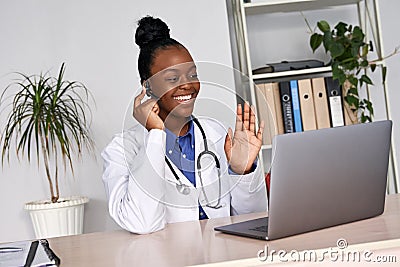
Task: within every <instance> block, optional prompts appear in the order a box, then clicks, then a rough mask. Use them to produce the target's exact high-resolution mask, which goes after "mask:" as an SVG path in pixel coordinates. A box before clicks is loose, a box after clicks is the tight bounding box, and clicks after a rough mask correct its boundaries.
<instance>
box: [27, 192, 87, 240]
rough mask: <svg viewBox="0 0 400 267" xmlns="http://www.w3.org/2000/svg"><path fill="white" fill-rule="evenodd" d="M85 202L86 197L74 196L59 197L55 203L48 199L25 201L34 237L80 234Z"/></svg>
mask: <svg viewBox="0 0 400 267" xmlns="http://www.w3.org/2000/svg"><path fill="white" fill-rule="evenodd" d="M87 202H89V199H88V198H87V197H78V196H74V197H68V198H60V199H59V200H58V202H57V203H51V202H50V201H49V200H40V201H33V202H29V203H26V204H25V209H26V210H28V211H29V213H30V216H31V220H32V224H33V228H34V230H35V236H36V238H49V237H56V236H65V235H77V234H82V230H83V213H84V204H85V203H87Z"/></svg>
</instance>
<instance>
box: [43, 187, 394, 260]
mask: <svg viewBox="0 0 400 267" xmlns="http://www.w3.org/2000/svg"><path fill="white" fill-rule="evenodd" d="M264 215H265V214H260V213H259V214H246V215H240V216H234V217H227V218H218V219H210V220H203V221H193V222H183V223H173V224H169V225H167V227H166V228H165V229H164V230H162V231H159V232H156V233H152V234H148V235H135V234H131V233H129V232H126V231H123V230H121V231H112V232H99V233H90V234H83V235H77V236H66V237H58V238H51V239H49V242H50V245H51V247H52V249H53V250H54V251H55V252H56V254H57V255H58V256H59V257H60V259H61V263H62V264H61V266H62V267H68V266H74V267H77V266H118V267H120V266H185V265H197V264H203V263H213V262H221V261H231V260H238V259H246V258H256V257H257V252H258V251H259V250H261V249H264V248H265V246H266V245H267V246H268V249H270V250H276V251H278V250H285V251H291V250H297V251H301V250H306V249H318V248H328V247H336V242H337V240H338V239H340V238H344V239H345V240H346V241H347V242H348V244H349V245H352V244H359V243H366V242H374V241H382V240H391V239H399V238H400V194H397V195H389V196H388V197H387V199H386V206H385V211H384V213H383V214H382V215H380V216H377V217H375V218H371V219H367V220H362V221H358V222H354V223H349V224H345V225H340V226H335V227H331V228H327V229H323V230H318V231H313V232H309V233H305V234H300V235H296V236H292V237H287V238H282V239H278V240H273V241H262V240H255V239H250V238H245V237H237V236H232V235H227V234H222V233H220V232H215V231H214V230H213V228H214V227H215V226H220V225H225V224H229V223H233V222H239V221H244V220H248V219H252V218H257V217H261V216H264Z"/></svg>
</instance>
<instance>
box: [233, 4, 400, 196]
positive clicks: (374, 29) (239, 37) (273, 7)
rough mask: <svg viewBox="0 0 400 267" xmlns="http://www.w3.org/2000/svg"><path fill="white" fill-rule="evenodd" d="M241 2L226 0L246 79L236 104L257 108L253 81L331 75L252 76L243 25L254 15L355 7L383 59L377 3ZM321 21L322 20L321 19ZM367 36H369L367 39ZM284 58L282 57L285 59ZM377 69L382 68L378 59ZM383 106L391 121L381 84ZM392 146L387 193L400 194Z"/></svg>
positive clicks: (237, 60) (238, 65) (319, 71)
mask: <svg viewBox="0 0 400 267" xmlns="http://www.w3.org/2000/svg"><path fill="white" fill-rule="evenodd" d="M253 1H254V2H250V3H245V1H244V0H226V4H227V11H228V20H229V29H230V35H231V47H232V59H233V66H234V68H235V69H237V70H239V71H240V72H241V73H242V74H243V75H242V76H243V77H248V80H244V79H243V77H241V78H237V77H235V84H236V92H237V95H238V98H237V101H238V103H241V102H243V101H248V102H249V103H251V104H252V105H254V106H255V107H256V109H257V101H256V94H255V89H256V87H255V84H256V83H257V82H266V81H273V80H275V81H276V80H280V79H287V78H288V77H290V78H292V79H295V78H297V77H303V78H308V77H313V76H317V75H321V76H326V75H329V73H330V72H331V68H330V67H321V68H313V69H305V70H294V71H285V72H277V73H265V74H257V75H253V74H252V62H251V56H250V46H249V35H248V31H249V30H251V29H248V26H247V19H248V16H252V15H258V14H272V13H277V12H282V13H285V12H299V11H310V10H320V9H325V8H331V7H337V6H346V5H347V6H348V5H356V7H357V11H358V14H357V15H358V22H359V25H360V27H361V28H362V29H363V30H364V32H365V33H366V39H367V40H370V39H372V40H374V46H375V51H376V54H377V56H378V58H384V55H383V42H382V39H381V33H380V32H381V28H380V17H379V7H378V4H377V0H335V1H332V0H264V1H256V0H253ZM321 19H323V18H321ZM370 34H372V36H371V37H370ZM285 59H286V58H285ZM379 65H380V66H385V62H384V61H383V60H382V61H380V62H379ZM383 94H384V101H385V103H384V106H385V112H386V114H385V115H386V119H391V114H390V106H389V101H388V100H389V97H388V92H387V88H386V84H385V83H384V84H383ZM367 97H368V98H369V97H370V91H369V88H367ZM394 149H395V146H394V144H393V142H392V146H391V154H390V160H389V174H388V193H398V192H400V183H399V181H398V175H397V161H396V159H395V155H396V153H395V151H394ZM266 150H271V145H263V146H262V148H261V152H260V156H259V157H260V162H261V164H262V166H263V168H264V170H265V171H267V170H268V167H266V166H267V165H268V164H267V163H266V162H265V161H264V157H263V151H266Z"/></svg>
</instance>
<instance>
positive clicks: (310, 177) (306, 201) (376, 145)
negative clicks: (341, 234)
mask: <svg viewBox="0 0 400 267" xmlns="http://www.w3.org/2000/svg"><path fill="white" fill-rule="evenodd" d="M391 129H392V122H391V121H378V122H373V123H366V124H357V125H352V126H344V127H337V128H329V129H321V130H318V131H307V132H302V133H293V134H284V135H278V136H276V137H275V138H274V141H273V144H274V145H273V151H272V167H271V192H270V198H269V203H270V204H269V212H268V213H269V224H268V239H275V238H280V237H284V236H289V235H294V234H298V233H303V232H308V231H312V230H316V229H321V228H325V227H329V226H333V225H338V224H343V223H347V222H352V221H356V220H360V219H365V218H369V217H373V216H376V215H379V214H381V213H382V212H383V209H384V203H385V192H386V180H387V169H388V159H389V149H390V140H391Z"/></svg>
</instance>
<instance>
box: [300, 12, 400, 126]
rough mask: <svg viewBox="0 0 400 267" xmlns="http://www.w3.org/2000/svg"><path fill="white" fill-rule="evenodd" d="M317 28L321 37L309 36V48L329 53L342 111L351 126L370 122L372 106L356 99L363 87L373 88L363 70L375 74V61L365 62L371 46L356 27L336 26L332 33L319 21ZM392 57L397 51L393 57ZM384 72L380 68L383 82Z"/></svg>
mask: <svg viewBox="0 0 400 267" xmlns="http://www.w3.org/2000/svg"><path fill="white" fill-rule="evenodd" d="M306 22H307V21H306ZM307 24H308V23H307ZM317 27H318V29H319V30H320V31H321V33H317V32H313V34H312V35H311V37H310V46H311V48H312V50H313V51H314V52H315V50H317V49H318V48H319V47H320V46H321V45H323V47H324V48H325V52H326V53H328V52H329V54H330V57H331V62H330V65H331V66H332V77H333V79H337V80H338V81H339V84H340V85H341V86H342V87H343V88H344V100H345V102H346V105H345V108H346V110H345V111H346V112H348V113H349V115H350V118H352V122H353V123H356V122H358V120H360V121H361V122H366V121H372V119H373V115H374V109H373V106H372V103H371V102H370V101H369V100H368V99H365V98H361V97H360V95H359V92H360V91H359V90H360V88H362V86H363V85H364V84H367V85H372V84H373V83H372V81H371V79H370V77H369V76H368V72H367V70H371V71H372V72H373V71H375V69H376V66H377V62H378V61H379V60H369V59H368V53H369V52H371V51H373V45H372V42H368V43H367V42H365V34H364V32H363V31H362V29H361V28H360V27H359V26H355V27H353V26H352V25H348V24H346V23H344V22H339V23H337V24H336V26H335V27H334V28H333V29H332V28H331V27H330V25H329V23H328V22H326V21H324V20H321V21H319V22H318V23H317ZM396 53H397V49H396V50H395V51H394V52H393V54H396ZM393 54H392V55H393ZM390 56H391V55H390ZM386 71H387V70H386V67H385V66H383V67H382V80H383V82H384V81H385V78H386Z"/></svg>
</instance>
